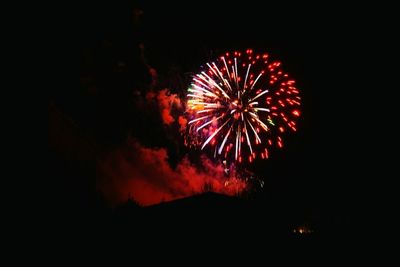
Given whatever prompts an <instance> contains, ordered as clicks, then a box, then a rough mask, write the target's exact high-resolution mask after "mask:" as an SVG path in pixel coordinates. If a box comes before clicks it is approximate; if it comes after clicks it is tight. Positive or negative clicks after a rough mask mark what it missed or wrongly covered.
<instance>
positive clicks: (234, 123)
mask: <svg viewBox="0 0 400 267" xmlns="http://www.w3.org/2000/svg"><path fill="white" fill-rule="evenodd" d="M187 96H188V101H187V114H188V127H187V129H188V141H187V144H188V145H190V146H196V147H199V148H200V149H201V150H209V151H210V152H211V153H212V154H213V155H214V157H221V158H224V159H226V160H229V161H235V162H239V163H242V162H245V161H248V162H252V161H253V160H254V159H256V158H261V159H267V158H268V157H269V150H270V149H271V148H272V147H278V148H282V147H283V138H282V136H283V135H285V134H286V133H287V132H289V131H297V128H296V127H297V119H298V118H299V116H300V110H299V107H300V101H301V98H300V96H299V91H298V90H297V88H296V86H295V81H294V80H293V79H291V78H290V77H289V75H288V74H287V73H285V72H284V71H283V70H282V69H281V62H279V61H272V60H270V59H269V55H268V54H256V53H254V52H253V50H251V49H248V50H246V51H245V52H233V53H226V54H224V55H222V56H221V57H219V58H218V59H217V60H216V61H214V62H211V63H207V64H206V66H205V67H204V68H203V71H201V73H199V74H196V75H194V77H193V80H192V82H191V84H190V87H189V89H188V94H187Z"/></svg>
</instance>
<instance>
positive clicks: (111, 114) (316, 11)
mask: <svg viewBox="0 0 400 267" xmlns="http://www.w3.org/2000/svg"><path fill="white" fill-rule="evenodd" d="M172 2H173V1H172ZM172 2H171V1H154V2H152V1H138V2H135V3H133V4H117V3H112V4H111V3H108V4H100V3H99V4H98V5H96V6H85V7H81V8H80V9H79V10H80V11H78V15H77V16H76V21H78V23H76V25H77V26H76V31H75V30H73V31H71V30H66V36H67V38H66V39H69V40H68V41H69V42H70V43H71V46H73V47H76V48H77V51H78V53H77V54H78V59H79V60H80V65H79V69H78V71H79V75H80V84H79V86H78V87H79V89H70V88H65V89H63V87H61V88H60V89H59V90H57V91H54V92H53V93H52V94H51V99H52V100H53V101H54V102H55V103H56V105H57V106H58V107H59V108H60V110H62V112H64V113H65V114H68V116H69V117H71V118H73V120H74V121H75V122H76V123H77V124H78V125H79V126H80V127H81V128H82V129H84V131H85V132H87V133H89V135H91V136H93V138H94V139H95V141H96V142H97V143H98V144H101V146H102V147H103V148H104V150H108V149H112V148H113V147H117V146H118V145H120V144H122V143H123V142H124V141H125V140H126V136H127V135H128V134H129V128H130V127H131V126H132V125H131V122H130V120H131V117H132V116H133V115H134V114H133V113H132V110H131V108H130V107H129V105H130V104H129V102H128V101H127V98H128V97H129V96H130V94H132V92H131V89H132V88H140V87H141V85H142V84H145V83H148V81H149V79H150V77H148V76H146V74H145V70H143V67H142V66H141V65H140V64H139V63H138V57H139V53H140V52H139V49H138V44H139V43H143V44H144V49H145V57H146V60H147V62H148V63H149V64H150V65H151V66H152V67H154V68H155V69H156V70H157V72H158V75H159V77H160V79H161V80H163V82H164V84H165V85H166V86H168V84H169V83H170V81H169V80H168V79H169V78H168V77H170V73H174V72H172V71H175V73H176V72H179V73H181V74H180V75H181V76H180V77H182V78H183V80H185V79H186V81H187V78H188V77H189V76H190V73H192V72H195V71H197V70H198V67H199V66H200V65H201V64H203V63H204V62H205V61H206V60H208V59H209V58H212V57H213V56H214V55H216V54H219V53H220V52H225V51H226V50H231V49H247V48H249V47H251V48H255V49H260V50H266V51H269V52H270V53H272V54H273V55H275V56H276V57H277V58H279V59H280V60H281V61H282V62H283V64H284V67H285V70H287V71H288V72H289V73H290V74H292V75H293V76H294V77H295V78H296V81H297V84H298V87H299V88H300V90H301V93H302V97H303V107H302V112H303V115H302V122H301V126H300V130H299V132H298V134H296V135H295V136H294V137H292V138H290V139H289V141H288V143H287V146H286V148H285V149H284V150H283V151H279V152H276V153H275V154H274V155H273V157H272V159H271V160H269V161H268V162H266V163H264V164H262V165H257V166H255V169H256V171H257V172H259V173H261V174H262V175H265V176H268V177H272V178H271V179H269V180H268V181H267V182H266V183H267V185H268V186H267V187H268V188H272V189H266V192H265V199H266V200H267V201H271V200H272V201H273V202H274V203H275V204H277V205H281V206H282V207H289V206H292V205H294V203H296V205H299V206H304V207H306V208H304V209H303V208H301V207H300V208H297V209H296V208H295V209H294V212H299V213H302V212H303V213H304V212H305V213H307V212H311V213H315V214H317V216H325V217H327V218H333V220H335V219H338V220H347V219H346V218H347V217H348V216H349V215H351V214H352V213H353V208H354V207H353V205H354V201H353V200H354V198H355V196H356V194H357V192H356V189H357V187H358V181H359V178H358V177H357V176H358V173H359V170H358V168H359V167H360V166H358V164H359V163H355V161H354V158H355V157H358V153H359V152H360V148H361V147H362V144H363V139H362V138H363V137H362V136H360V135H359V134H358V127H359V124H361V123H363V122H364V121H365V119H363V117H362V113H363V110H362V108H361V107H359V106H357V107H356V106H355V105H354V101H359V100H360V98H361V97H362V91H361V90H362V86H361V81H360V80H361V77H362V71H361V70H360V68H359V66H360V65H363V64H364V63H365V62H366V60H365V59H364V57H363V55H362V54H363V53H362V52H361V48H360V47H362V43H363V42H362V41H360V40H359V38H361V36H362V37H363V38H367V39H368V38H369V37H368V34H367V35H365V32H366V31H367V29H368V26H367V25H365V24H363V23H361V22H360V21H359V20H354V19H353V13H352V12H353V10H351V9H345V8H343V6H335V5H334V4H332V5H331V6H318V4H313V5H312V7H311V6H304V5H302V6H298V5H293V4H289V3H284V2H282V3H281V4H276V3H274V4H272V3H271V5H270V4H269V3H263V6H262V7H261V6H260V4H259V3H258V2H259V1H244V3H241V4H234V3H233V2H232V3H230V4H228V5H222V4H215V2H216V1H197V2H192V1H187V3H186V4H183V3H180V2H181V1H179V3H178V1H176V3H172ZM135 8H139V9H141V10H142V11H143V14H142V15H141V16H140V21H139V23H138V24H135V23H134V16H133V15H132V14H134V10H135ZM136 11H137V9H136ZM74 28H75V27H74ZM108 44H112V47H113V48H112V49H110V50H107V49H104V47H107V45H108ZM74 51H75V50H74ZM110 51H111V52H110ZM107 53H110V54H107ZM118 61H122V62H125V63H126V64H127V65H128V69H129V71H128V73H119V74H112V75H111V74H109V73H110V71H111V72H112V71H113V70H112V67H111V65H112V64H114V63H115V62H118ZM113 62H114V63H113ZM131 73H136V74H138V75H137V77H140V78H138V79H137V77H135V78H132V77H131V76H132V75H131ZM87 77H92V79H95V80H96V86H95V89H93V90H95V94H96V100H93V99H92V95H91V93H90V92H91V91H90V90H89V91H85V90H87V89H85V88H87V87H90V86H88V84H89V85H90V79H89V81H87ZM93 77H94V78H93ZM110 88H113V89H112V90H111V89H110ZM127 88H129V89H127ZM180 89H181V88H178V89H175V91H174V93H178V94H182V92H179V90H180ZM117 118H118V119H117ZM161 134H162V133H160V135H161ZM158 138H159V140H158V141H157V142H159V144H162V143H163V142H164V141H165V140H164V137H163V136H159V137H158ZM145 142H146V141H145ZM356 177H357V178H356ZM83 194H84V193H83Z"/></svg>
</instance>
